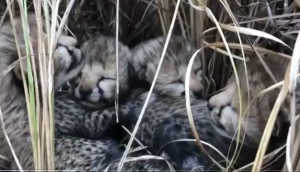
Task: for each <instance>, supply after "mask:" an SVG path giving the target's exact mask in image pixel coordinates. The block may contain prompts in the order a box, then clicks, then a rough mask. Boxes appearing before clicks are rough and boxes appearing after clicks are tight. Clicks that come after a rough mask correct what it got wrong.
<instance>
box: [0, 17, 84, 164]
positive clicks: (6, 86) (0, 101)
mask: <svg viewBox="0 0 300 172" xmlns="http://www.w3.org/2000/svg"><path fill="white" fill-rule="evenodd" d="M13 21H14V23H15V25H16V33H17V34H16V35H17V39H18V44H19V45H20V49H21V55H22V57H23V56H25V55H26V53H25V52H26V51H25V43H24V37H23V29H22V20H21V18H19V17H16V18H14V19H13ZM28 25H29V27H30V39H31V42H32V45H33V49H34V52H33V54H36V53H37V48H36V47H38V40H37V38H38V37H37V25H36V17H35V14H28ZM58 43H59V44H63V46H58V47H57V48H56V50H55V52H54V57H53V60H54V62H53V63H54V87H55V88H56V89H57V88H59V87H60V86H61V84H62V83H64V82H65V81H67V80H69V79H71V78H72V77H74V76H76V75H78V73H79V72H80V71H81V69H82V68H83V65H84V59H83V56H82V53H81V51H80V50H79V49H76V48H75V46H76V44H77V41H76V40H75V39H74V38H71V37H67V36H64V35H62V36H60V37H59V40H58ZM70 53H71V54H72V55H71V54H70ZM35 57H37V56H35ZM16 60H18V54H17V48H16V42H15V38H14V34H13V32H12V25H11V22H10V21H6V22H4V23H3V24H2V25H1V27H0V106H1V110H2V116H3V120H4V127H5V129H6V132H7V134H8V137H9V139H10V142H11V144H12V146H13V148H14V151H15V153H16V156H17V158H18V159H19V161H20V164H21V166H22V167H23V169H24V170H28V169H33V157H32V144H31V137H30V129H29V123H28V115H27V109H26V108H27V107H26V101H25V95H24V89H23V85H22V82H21V80H22V77H21V74H20V72H21V68H20V64H17V65H16V66H15V68H14V69H13V70H11V71H9V72H7V73H6V74H5V75H3V74H4V72H6V70H7V69H8V67H9V66H10V65H12V63H13V62H15V61H16ZM36 61H37V60H36ZM21 63H23V64H26V60H24V61H21ZM26 72H27V68H26V65H25V73H26ZM20 79H21V80H20ZM0 140H1V142H0V152H1V155H3V156H5V157H7V158H8V160H9V161H10V162H12V170H18V168H17V166H16V163H15V162H14V160H13V157H12V154H11V150H10V148H9V146H8V144H7V143H6V139H5V137H4V133H3V131H2V130H0Z"/></svg>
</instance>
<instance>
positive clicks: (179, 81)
mask: <svg viewBox="0 0 300 172" xmlns="http://www.w3.org/2000/svg"><path fill="white" fill-rule="evenodd" d="M175 83H180V84H184V82H183V81H181V80H178V81H172V82H170V83H169V84H175Z"/></svg>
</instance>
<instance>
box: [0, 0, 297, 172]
mask: <svg viewBox="0 0 300 172" xmlns="http://www.w3.org/2000/svg"><path fill="white" fill-rule="evenodd" d="M69 2H70V0H65V1H61V5H60V10H59V15H60V17H62V16H63V14H64V12H65V9H66V7H67V5H68V3H69ZM176 2H177V1H176V0H120V7H119V8H120V11H119V24H120V25H119V30H118V34H119V39H120V41H122V42H123V43H124V44H127V45H128V46H129V47H134V46H135V45H137V44H138V43H140V42H142V41H144V40H147V39H151V38H155V37H157V36H161V35H166V34H167V32H168V30H169V27H170V24H171V20H172V16H173V14H174V9H175V5H176ZM191 2H192V3H193V4H194V5H196V6H202V7H203V6H206V7H207V8H208V9H210V10H211V12H212V13H213V15H214V17H215V18H216V20H217V21H218V22H219V23H221V24H223V25H231V26H233V25H232V23H234V20H236V21H237V23H236V24H237V26H238V27H244V28H250V29H256V30H259V31H263V32H265V33H268V34H270V35H273V36H275V37H277V38H279V39H280V40H282V41H284V42H285V43H286V44H288V45H289V46H290V47H292V48H294V46H295V42H296V39H297V33H298V31H299V29H300V25H299V24H298V23H299V20H300V18H299V15H300V13H299V7H300V1H297V0H295V1H293V0H261V1H259V0H258V1H254V0H227V1H226V0H190V1H188V0H181V6H180V9H179V14H178V15H177V19H176V24H175V27H174V30H173V33H174V34H179V35H182V36H184V37H186V38H187V39H189V40H190V41H191V43H193V44H194V45H195V46H196V47H197V48H201V47H203V46H208V45H209V44H211V43H217V42H218V43H222V42H223V40H222V38H221V35H220V33H219V31H218V30H217V29H216V24H215V23H214V21H213V20H212V18H211V17H210V16H208V13H207V12H205V11H204V10H202V11H199V10H197V9H196V8H195V7H192V6H191V4H190V3H191ZM28 3H29V4H30V3H32V2H31V1H30V0H28ZM6 5H7V4H6V2H5V1H0V15H1V16H2V15H3V14H4V12H5V10H6ZM17 6H18V5H15V13H18V9H17ZM29 11H33V8H32V5H31V6H30V5H29ZM233 18H234V20H233ZM116 22H117V20H116V0H76V1H75V3H74V5H73V7H72V10H71V11H70V14H69V18H68V21H67V23H66V25H67V28H66V29H65V31H64V32H68V34H70V35H74V36H76V37H77V39H78V40H79V41H80V42H82V41H86V40H88V39H90V38H92V37H94V36H95V35H97V34H99V33H101V34H105V35H109V36H115V35H116V31H115V30H116ZM222 31H223V34H224V35H225V37H226V40H227V42H230V43H237V44H239V40H238V35H237V34H236V31H230V30H229V29H226V28H224V27H223V28H222ZM241 40H242V44H246V45H255V46H257V47H264V48H266V49H269V50H272V51H275V52H277V53H284V54H286V55H288V56H292V54H293V51H291V50H289V49H287V48H286V47H285V46H283V45H282V44H280V43H278V42H275V41H273V40H271V39H266V38H264V37H259V35H251V34H250V33H249V34H241ZM224 44H225V43H223V45H222V44H214V46H208V47H207V48H205V49H204V50H203V51H202V52H201V53H202V57H201V59H202V62H203V65H204V76H205V81H206V88H207V90H205V95H204V97H205V98H208V97H210V96H211V95H212V94H213V93H215V92H216V91H217V90H219V89H221V88H223V87H224V86H225V85H226V83H227V81H228V79H229V77H230V76H231V75H232V72H233V69H232V64H231V62H230V59H229V56H228V54H226V53H224V52H226V48H225V46H224ZM217 45H219V47H217ZM229 47H230V50H231V53H232V54H234V55H236V56H239V57H242V55H241V51H240V49H238V48H236V47H231V46H229ZM216 48H219V50H217V49H216ZM220 49H221V50H223V51H220ZM295 50H296V49H295ZM295 50H294V51H295ZM245 51H246V54H248V55H250V54H252V55H253V54H254V53H255V51H254V50H253V49H251V48H250V49H245ZM235 62H237V60H236V59H235ZM298 138H299V137H298ZM298 147H299V146H298ZM298 147H297V148H295V149H297V150H298V149H299V148H298ZM295 149H293V150H295ZM283 156H284V155H283ZM0 159H1V157H0ZM295 162H296V164H297V162H298V159H296V160H295ZM299 166H300V162H299V163H298V165H295V168H294V169H295V170H296V169H300V167H299Z"/></svg>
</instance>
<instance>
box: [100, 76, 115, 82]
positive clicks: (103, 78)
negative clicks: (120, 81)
mask: <svg viewBox="0 0 300 172" xmlns="http://www.w3.org/2000/svg"><path fill="white" fill-rule="evenodd" d="M105 79H109V80H116V79H115V78H110V77H104V76H102V77H101V78H100V79H99V81H102V80H105Z"/></svg>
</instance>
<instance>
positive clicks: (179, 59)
mask: <svg viewBox="0 0 300 172" xmlns="http://www.w3.org/2000/svg"><path fill="white" fill-rule="evenodd" d="M165 41H166V37H163V36H162V37H158V38H154V39H151V40H148V41H145V42H142V43H140V44H138V45H137V46H136V47H135V48H134V49H133V50H132V52H133V67H134V69H135V71H136V73H137V76H138V78H139V79H140V80H141V81H145V82H147V83H148V84H151V83H152V81H153V79H154V76H155V73H156V70H157V68H158V64H159V61H160V58H161V55H162V52H163V48H164V45H165ZM195 52H196V48H195V47H193V46H192V45H191V44H190V43H189V42H188V41H187V40H186V39H184V38H183V37H180V36H176V35H173V36H172V37H171V39H170V41H169V44H168V48H167V51H166V55H165V56H164V60H163V63H162V65H161V68H160V71H159V74H158V77H157V81H156V83H155V87H154V92H155V93H157V94H160V95H168V96H175V97H184V95H185V89H184V82H185V74H186V70H187V66H188V63H189V60H190V59H191V57H192V56H193V54H194V53H195ZM189 84H190V90H191V91H190V93H191V96H197V97H198V96H201V93H202V91H203V82H202V63H201V59H200V57H199V56H197V57H196V58H195V60H194V63H193V67H192V71H191V77H190V83H189Z"/></svg>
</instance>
